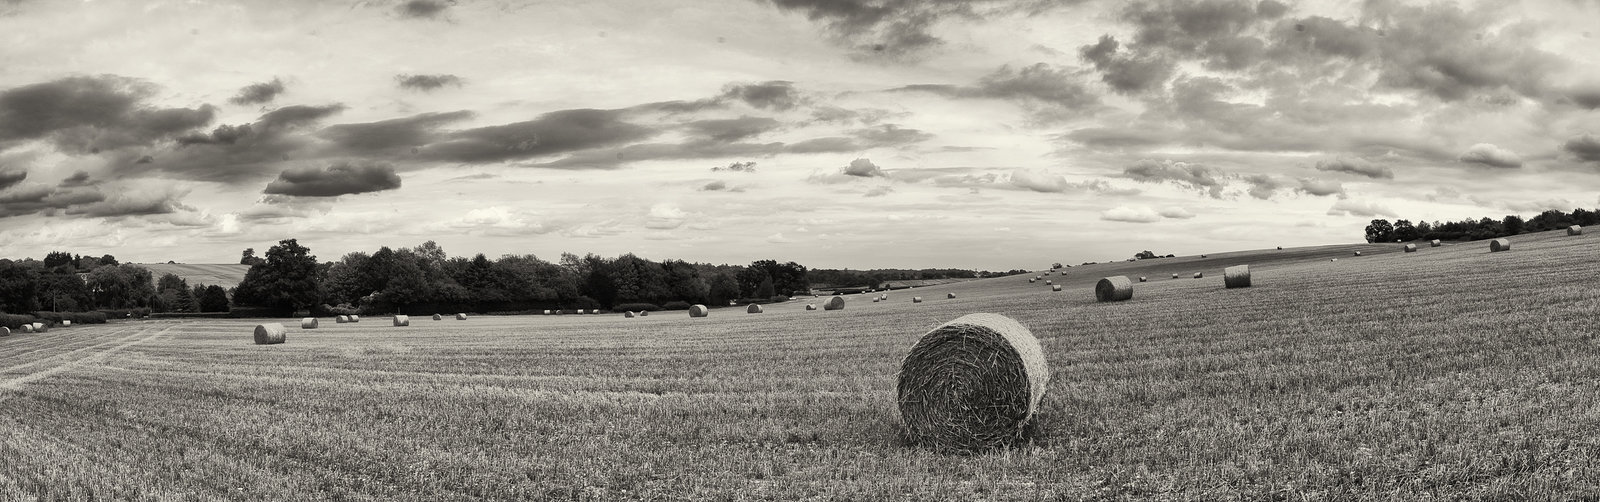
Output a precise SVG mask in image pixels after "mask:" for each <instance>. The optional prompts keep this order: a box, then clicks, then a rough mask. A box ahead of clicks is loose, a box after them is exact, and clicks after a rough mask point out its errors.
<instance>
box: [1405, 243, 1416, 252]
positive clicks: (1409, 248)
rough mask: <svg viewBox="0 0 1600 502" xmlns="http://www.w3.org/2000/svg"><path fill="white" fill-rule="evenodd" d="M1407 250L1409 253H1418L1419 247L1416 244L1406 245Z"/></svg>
mask: <svg viewBox="0 0 1600 502" xmlns="http://www.w3.org/2000/svg"><path fill="white" fill-rule="evenodd" d="M1405 250H1406V252H1407V253H1415V252H1417V245H1416V244H1406V247H1405Z"/></svg>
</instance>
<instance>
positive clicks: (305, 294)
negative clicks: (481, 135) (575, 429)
mask: <svg viewBox="0 0 1600 502" xmlns="http://www.w3.org/2000/svg"><path fill="white" fill-rule="evenodd" d="M243 258H244V259H251V258H253V253H252V252H251V251H249V250H247V251H246V252H245V254H244V256H243ZM810 288H811V285H810V282H809V279H808V271H807V270H806V268H805V267H804V266H802V265H799V264H797V263H794V262H788V263H778V262H777V261H774V260H760V261H756V262H754V263H751V264H750V265H749V266H745V267H732V266H727V265H708V264H701V263H690V262H685V261H681V260H666V261H661V262H656V261H651V260H647V259H644V258H640V257H638V256H635V255H633V254H624V255H622V256H618V257H616V258H604V257H600V256H597V255H593V254H590V255H587V256H582V257H579V256H577V255H573V254H570V253H568V254H563V255H561V259H560V261H558V262H549V261H545V260H542V259H539V258H538V257H536V256H533V255H505V256H502V257H500V258H496V259H490V258H488V257H486V256H484V255H482V254H478V255H476V256H473V257H471V258H466V257H450V256H448V255H446V254H445V252H444V250H443V249H441V248H440V247H439V246H438V244H436V243H434V242H433V241H429V242H425V243H423V244H422V245H420V246H417V247H414V248H399V249H391V248H388V247H383V248H379V249H378V250H377V251H375V252H372V253H366V252H354V253H349V254H346V255H344V256H342V257H340V258H339V259H338V260H335V261H330V262H318V261H317V257H316V256H314V255H312V254H311V250H310V249H307V248H306V247H305V246H301V245H300V244H299V242H297V241H296V240H294V239H287V240H284V241H280V242H279V243H278V244H277V245H275V246H273V247H272V248H271V249H269V250H267V252H266V254H265V256H264V257H263V258H261V259H260V261H259V262H256V263H255V264H253V265H252V266H251V267H250V270H249V272H247V273H246V275H245V278H244V280H243V281H241V282H240V283H239V286H238V287H237V288H235V290H234V296H233V301H234V303H235V304H236V305H250V306H258V307H264V308H270V309H273V310H278V311H296V310H312V309H322V310H327V311H331V312H341V311H345V310H349V311H368V312H404V313H418V314H426V313H433V312H454V311H472V312H505V311H529V310H541V309H550V308H583V309H590V308H611V307H614V306H617V305H622V304H628V303H651V304H656V305H661V304H667V303H672V302H685V303H711V304H724V303H727V302H728V301H729V300H735V299H740V298H757V299H763V300H764V299H769V298H771V297H773V296H777V295H785V296H787V295H789V294H792V293H793V292H797V291H799V292H803V291H809V290H810Z"/></svg>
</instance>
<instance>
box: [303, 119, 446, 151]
mask: <svg viewBox="0 0 1600 502" xmlns="http://www.w3.org/2000/svg"><path fill="white" fill-rule="evenodd" d="M473 116H474V114H473V113H472V112H470V111H466V110H461V111H454V112H443V113H424V114H421V115H413V116H410V117H404V118H398V119H389V120H380V121H377V122H365V123H355V124H337V125H331V126H328V127H324V128H323V129H322V130H321V131H318V132H317V136H319V137H321V138H322V139H326V140H328V141H330V142H332V143H333V144H334V146H335V148H336V149H338V150H339V151H340V153H359V154H378V153H402V152H403V153H409V152H410V150H411V149H412V148H418V147H421V146H423V145H427V144H429V143H433V142H435V141H439V140H441V139H443V135H442V134H441V133H439V132H438V131H437V130H438V128H439V127H441V126H444V125H445V124H449V123H452V122H459V121H462V120H466V119H470V118H472V117H473Z"/></svg>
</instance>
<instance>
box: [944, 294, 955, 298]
mask: <svg viewBox="0 0 1600 502" xmlns="http://www.w3.org/2000/svg"><path fill="white" fill-rule="evenodd" d="M944 297H945V298H947V299H948V298H955V297H956V294H955V293H945V294H944Z"/></svg>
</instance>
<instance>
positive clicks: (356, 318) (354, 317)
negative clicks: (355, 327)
mask: <svg viewBox="0 0 1600 502" xmlns="http://www.w3.org/2000/svg"><path fill="white" fill-rule="evenodd" d="M350 322H361V316H358V315H355V314H350Z"/></svg>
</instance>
